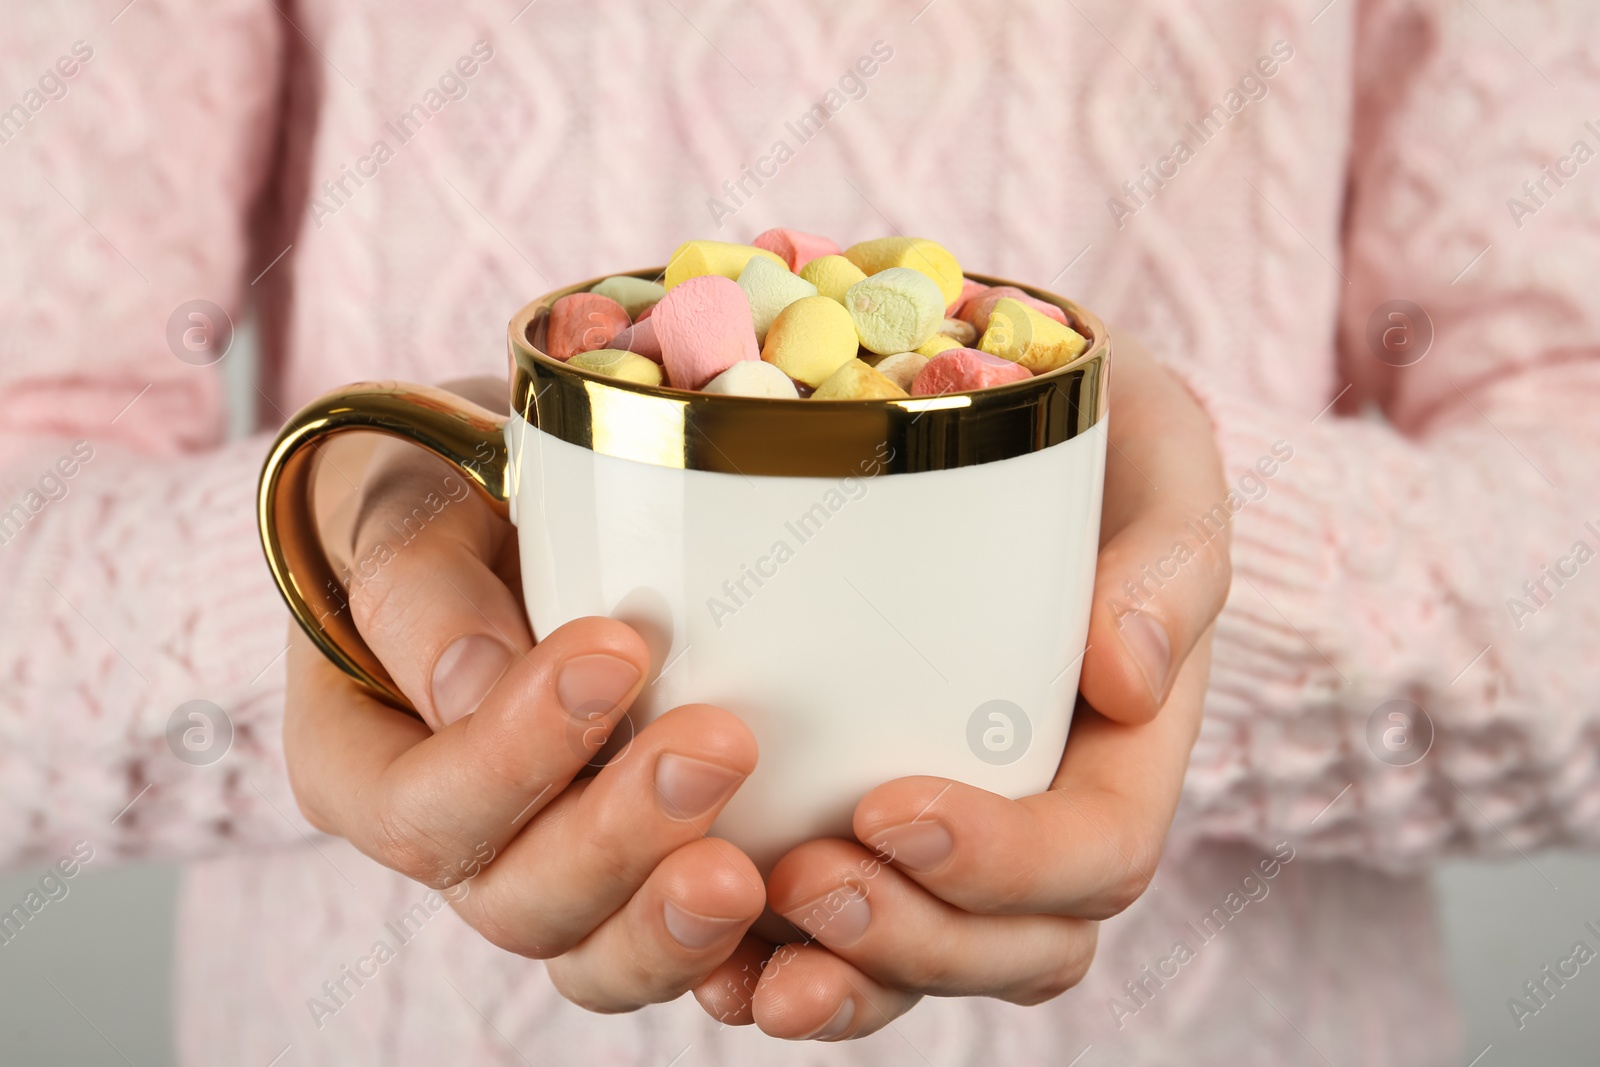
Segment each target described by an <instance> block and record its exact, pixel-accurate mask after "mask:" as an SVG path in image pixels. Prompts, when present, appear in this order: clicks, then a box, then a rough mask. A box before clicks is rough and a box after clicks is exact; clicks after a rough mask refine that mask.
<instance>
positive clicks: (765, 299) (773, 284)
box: [739, 256, 817, 344]
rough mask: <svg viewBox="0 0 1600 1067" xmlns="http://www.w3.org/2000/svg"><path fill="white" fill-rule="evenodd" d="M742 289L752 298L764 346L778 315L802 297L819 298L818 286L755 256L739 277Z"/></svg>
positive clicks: (758, 336)
mask: <svg viewBox="0 0 1600 1067" xmlns="http://www.w3.org/2000/svg"><path fill="white" fill-rule="evenodd" d="M739 288H741V289H743V290H744V295H745V296H747V297H749V299H750V319H751V321H752V322H753V323H754V324H755V328H756V341H757V343H760V344H765V343H766V340H767V331H768V330H769V329H771V328H772V320H773V319H775V318H777V317H778V312H780V311H782V310H783V309H784V308H786V307H788V306H789V305H790V304H792V303H794V302H795V301H796V300H799V299H800V298H801V297H806V296H816V295H817V287H816V286H814V285H812V284H811V283H810V282H808V281H806V280H805V279H804V278H800V277H797V276H795V275H793V274H791V273H789V272H788V271H787V270H785V269H784V268H782V267H779V266H775V265H774V264H772V263H771V262H769V261H768V260H765V259H762V258H761V257H760V256H751V257H750V262H749V263H746V264H745V266H744V270H743V271H742V272H741V273H740V274H739Z"/></svg>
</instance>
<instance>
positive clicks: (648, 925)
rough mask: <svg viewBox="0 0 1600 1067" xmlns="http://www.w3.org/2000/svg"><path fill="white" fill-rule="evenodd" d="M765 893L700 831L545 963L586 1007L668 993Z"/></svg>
mask: <svg viewBox="0 0 1600 1067" xmlns="http://www.w3.org/2000/svg"><path fill="white" fill-rule="evenodd" d="M469 899H470V898H469ZM765 899H766V895H765V892H764V890H763V888H762V885H761V877H760V875H759V874H758V873H757V871H756V866H755V864H754V863H751V862H750V860H749V859H748V858H747V857H746V856H745V855H744V853H742V852H740V851H739V850H738V849H736V848H734V847H733V846H732V845H730V844H728V843H727V842H726V841H721V840H718V839H716V838H700V839H698V840H696V841H694V842H692V843H690V844H687V845H684V846H683V847H682V848H680V849H678V850H677V851H676V852H674V853H672V854H671V855H670V856H668V857H667V858H666V859H664V860H662V862H661V864H660V865H659V866H658V867H656V869H655V871H654V872H652V873H651V875H650V877H649V878H648V879H647V880H646V881H645V883H644V884H643V885H642V886H640V887H639V891H638V892H637V893H635V894H634V896H633V898H632V899H631V900H629V901H628V903H627V904H626V905H625V906H624V907H623V908H622V910H621V911H619V912H617V913H616V914H615V915H613V916H611V918H609V919H607V920H606V921H605V922H604V923H603V924H601V926H600V927H599V929H597V930H595V931H594V933H592V934H590V935H589V937H587V938H586V939H585V940H584V941H583V942H582V943H581V944H579V945H578V946H577V947H576V948H574V949H573V950H572V951H571V952H568V953H566V954H564V955H561V956H558V957H556V958H555V959H552V960H551V961H550V962H549V963H547V964H546V965H545V966H546V967H547V968H548V970H549V973H550V979H551V981H552V982H554V983H555V986H556V989H557V990H558V991H560V993H561V995H562V996H564V997H566V998H567V999H568V1000H570V1001H572V1002H573V1003H575V1004H577V1005H579V1006H580V1007H584V1008H587V1009H589V1010H590V1011H600V1012H618V1011H632V1010H633V1009H635V1008H640V1007H643V1006H644V1005H646V1004H659V1003H661V1002H663V1001H668V1000H674V999H676V998H677V997H679V996H681V995H682V994H683V993H684V991H686V990H688V989H691V988H693V987H694V986H695V985H697V984H699V983H700V982H701V981H703V980H704V979H705V977H706V976H707V975H708V974H710V973H711V972H712V970H714V969H715V968H716V967H717V965H718V964H720V963H722V962H723V960H725V959H726V958H727V957H728V956H729V955H730V954H731V953H732V952H733V950H734V949H735V947H737V946H738V944H739V942H740V939H741V938H742V937H743V936H744V933H745V931H746V930H747V929H749V927H750V924H751V923H752V922H754V921H755V919H756V916H758V915H760V914H761V908H762V905H763V904H764V903H765Z"/></svg>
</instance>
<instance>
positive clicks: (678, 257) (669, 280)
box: [662, 241, 789, 289]
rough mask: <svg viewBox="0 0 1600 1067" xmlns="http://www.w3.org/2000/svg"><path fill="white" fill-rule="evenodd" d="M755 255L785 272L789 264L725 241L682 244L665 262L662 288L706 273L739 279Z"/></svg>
mask: <svg viewBox="0 0 1600 1067" xmlns="http://www.w3.org/2000/svg"><path fill="white" fill-rule="evenodd" d="M755 256H762V257H764V258H766V259H770V260H772V262H774V263H776V264H777V265H778V266H780V267H782V268H783V269H784V270H788V269H789V264H787V263H785V262H784V261H783V260H782V259H779V258H778V257H777V256H775V255H773V254H772V253H771V252H768V251H767V250H766V249H765V248H757V247H756V246H755V245H735V244H728V243H727V242H726V241H685V242H683V244H681V245H679V246H678V249H677V251H675V252H673V253H672V258H671V259H670V260H668V261H667V275H666V277H665V278H664V279H662V283H663V285H664V286H665V287H666V288H668V289H671V288H672V287H673V286H675V285H677V284H678V283H679V282H684V281H688V280H689V279H690V278H699V277H701V276H703V275H706V274H720V275H722V276H723V277H724V278H729V279H732V280H733V281H738V280H739V275H740V273H741V272H742V271H743V270H744V268H745V265H746V264H748V263H749V262H750V260H751V259H752V258H753V257H755Z"/></svg>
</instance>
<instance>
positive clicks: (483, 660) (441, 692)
mask: <svg viewBox="0 0 1600 1067" xmlns="http://www.w3.org/2000/svg"><path fill="white" fill-rule="evenodd" d="M510 665H511V650H510V649H509V648H507V647H506V646H505V645H502V644H501V643H500V642H499V641H496V640H495V639H494V638H492V637H485V636H483V635H482V634H469V635H468V636H466V637H462V638H458V639H457V640H456V641H455V643H454V644H452V645H451V646H450V647H449V648H447V649H445V650H444V653H443V654H442V655H441V656H440V657H439V662H437V663H435V664H434V665H433V709H434V711H436V712H438V714H439V720H440V721H441V722H443V723H446V724H448V723H452V722H455V721H456V720H457V719H459V718H461V717H462V716H464V715H470V714H472V712H473V711H475V710H477V707H478V705H479V704H482V703H483V698H484V697H486V696H488V695H489V690H491V689H493V688H494V683H496V682H498V681H499V680H500V676H501V675H502V674H504V673H506V668H507V667H509V666H510Z"/></svg>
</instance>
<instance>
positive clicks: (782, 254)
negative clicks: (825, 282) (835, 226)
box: [750, 229, 839, 271]
mask: <svg viewBox="0 0 1600 1067" xmlns="http://www.w3.org/2000/svg"><path fill="white" fill-rule="evenodd" d="M750 243H751V244H753V245H755V246H756V247H757V248H765V249H766V250H767V251H768V252H771V253H773V254H774V255H776V256H777V257H778V258H780V259H782V260H783V261H784V262H785V263H787V264H789V269H790V270H793V271H798V270H799V269H800V268H801V267H803V266H805V265H806V264H807V263H810V262H811V261H812V260H813V259H816V258H817V257H818V256H836V255H838V254H839V246H838V245H836V244H834V243H833V242H832V241H830V240H829V239H828V238H826V237H818V236H817V235H816V234H814V233H802V232H801V231H799V230H783V229H774V230H768V231H766V232H765V233H758V234H756V238H755V240H753V241H751V242H750Z"/></svg>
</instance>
